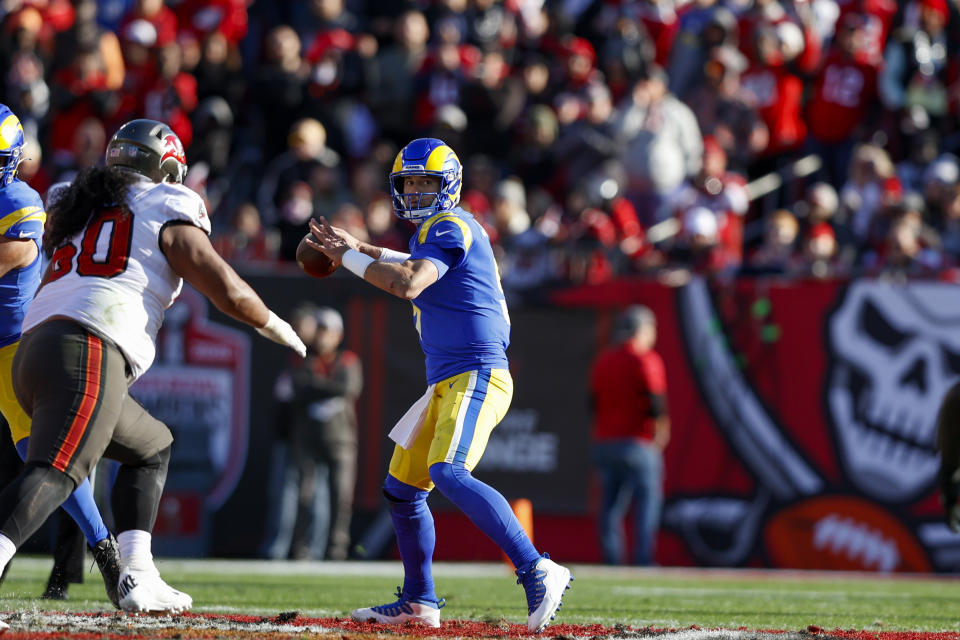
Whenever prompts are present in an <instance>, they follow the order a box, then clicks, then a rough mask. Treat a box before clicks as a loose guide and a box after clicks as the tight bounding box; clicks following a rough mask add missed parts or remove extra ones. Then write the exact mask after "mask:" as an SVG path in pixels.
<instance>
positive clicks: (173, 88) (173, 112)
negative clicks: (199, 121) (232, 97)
mask: <svg viewBox="0 0 960 640" xmlns="http://www.w3.org/2000/svg"><path fill="white" fill-rule="evenodd" d="M156 60H157V78H156V81H155V82H154V83H153V85H152V86H151V87H150V88H149V89H148V90H147V92H146V94H145V95H144V97H143V114H144V116H145V117H147V118H150V119H151V120H159V121H161V122H165V123H167V124H168V125H169V126H170V128H171V129H173V131H174V133H176V134H177V136H178V137H179V138H180V141H181V142H182V143H183V147H184V149H186V150H188V151H189V149H190V145H191V144H192V143H193V124H192V123H191V121H190V114H191V113H192V112H193V110H194V109H196V107H197V79H196V78H194V77H193V76H192V75H190V74H189V73H184V72H183V71H182V70H181V63H182V61H183V57H182V51H181V49H180V45H179V44H178V43H177V42H170V43H169V44H166V45H163V46H161V47H159V48H158V49H157V51H156Z"/></svg>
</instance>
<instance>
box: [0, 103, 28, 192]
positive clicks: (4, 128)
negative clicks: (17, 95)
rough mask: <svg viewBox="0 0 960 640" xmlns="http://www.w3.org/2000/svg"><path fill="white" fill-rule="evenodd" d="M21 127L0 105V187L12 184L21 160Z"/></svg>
mask: <svg viewBox="0 0 960 640" xmlns="http://www.w3.org/2000/svg"><path fill="white" fill-rule="evenodd" d="M23 144H24V138H23V126H21V124H20V120H19V119H18V118H17V116H15V115H14V114H13V112H12V111H10V109H9V108H7V107H6V106H5V105H0V187H5V186H6V185H8V184H10V183H11V182H13V179H14V178H15V177H16V176H17V167H18V166H19V165H20V161H21V160H22V159H23Z"/></svg>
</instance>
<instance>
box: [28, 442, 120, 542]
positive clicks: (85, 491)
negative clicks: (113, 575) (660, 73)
mask: <svg viewBox="0 0 960 640" xmlns="http://www.w3.org/2000/svg"><path fill="white" fill-rule="evenodd" d="M29 440H30V438H29V437H26V438H21V439H20V440H19V441H18V442H17V444H16V447H17V453H19V454H20V459H21V460H26V459H27V442H28V441H29ZM60 506H61V507H63V510H64V511H66V512H67V513H68V514H70V517H71V518H73V520H74V522H76V523H77V525H78V526H79V527H80V530H81V531H83V537H84V538H86V539H87V544H88V545H90V546H91V547H92V546H94V545H96V544H97V543H98V542H100V541H101V540H103V539H104V538H106V537H107V536H108V535H110V532H109V531H107V525H105V524H103V518H101V517H100V509H98V508H97V503H96V502H95V501H94V499H93V489H92V488H91V487H90V480H88V479H86V478H84V480H83V483H82V484H81V485H79V486H78V487H77V488H76V489H74V491H73V493H71V494H70V497H69V498H67V499H66V500H64V501H63V504H62V505H60Z"/></svg>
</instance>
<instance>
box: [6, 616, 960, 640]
mask: <svg viewBox="0 0 960 640" xmlns="http://www.w3.org/2000/svg"><path fill="white" fill-rule="evenodd" d="M3 617H4V619H6V620H7V622H8V623H9V624H10V629H9V630H7V632H6V633H5V634H3V640H38V639H47V638H63V639H65V640H86V639H88V638H108V639H110V638H117V639H123V640H137V639H141V638H175V639H205V640H213V639H219V638H223V639H250V640H252V639H254V638H265V639H268V640H284V639H287V638H323V639H328V638H329V639H335V638H338V639H343V640H349V639H356V640H366V639H373V638H417V639H422V638H471V639H472V638H526V637H536V636H535V634H531V633H529V632H527V630H526V627H524V626H522V625H515V624H508V623H506V622H502V623H489V622H474V621H466V620H446V621H444V622H443V624H442V625H441V626H440V628H439V629H428V628H424V627H420V626H416V625H406V626H401V627H396V626H389V625H382V624H373V623H366V622H363V623H361V622H355V621H352V620H349V619H346V618H303V617H300V616H299V615H297V614H296V612H289V613H281V614H279V615H277V616H276V617H273V618H268V617H259V616H249V615H215V614H185V615H181V616H172V617H171V616H162V617H149V616H133V615H127V614H122V613H112V614H104V613H97V614H74V613H62V612H43V611H32V612H18V613H10V614H5V615H3ZM539 637H542V638H553V639H562V640H574V639H580V638H583V639H590V640H600V639H607V638H609V639H615V638H656V639H657V640H827V639H830V638H836V639H843V640H960V633H954V632H941V633H921V632H909V631H857V630H841V629H835V630H825V629H820V628H819V627H810V628H808V629H803V630H799V631H776V630H758V631H751V630H748V629H701V628H697V627H691V628H687V629H655V628H636V627H628V626H619V625H618V626H614V627H605V626H602V625H598V624H597V625H570V624H558V625H555V626H551V627H548V628H547V629H546V630H545V631H544V632H543V633H542V634H540V636H539Z"/></svg>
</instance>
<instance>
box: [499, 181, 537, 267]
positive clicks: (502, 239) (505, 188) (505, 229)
mask: <svg viewBox="0 0 960 640" xmlns="http://www.w3.org/2000/svg"><path fill="white" fill-rule="evenodd" d="M492 204H493V207H492V214H493V225H494V227H495V228H496V238H497V246H496V247H495V248H494V251H495V252H499V253H500V255H499V256H498V257H499V258H501V259H502V257H503V255H502V251H504V250H506V251H509V250H510V249H511V245H512V243H513V240H514V238H516V237H517V236H519V235H520V234H522V233H523V232H524V231H526V230H527V229H529V228H530V214H529V213H527V194H526V191H525V189H524V186H523V183H522V182H520V181H519V180H518V179H516V178H506V179H505V180H501V181H500V182H499V183H498V184H497V187H496V190H495V192H494V197H493V203H492Z"/></svg>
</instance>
